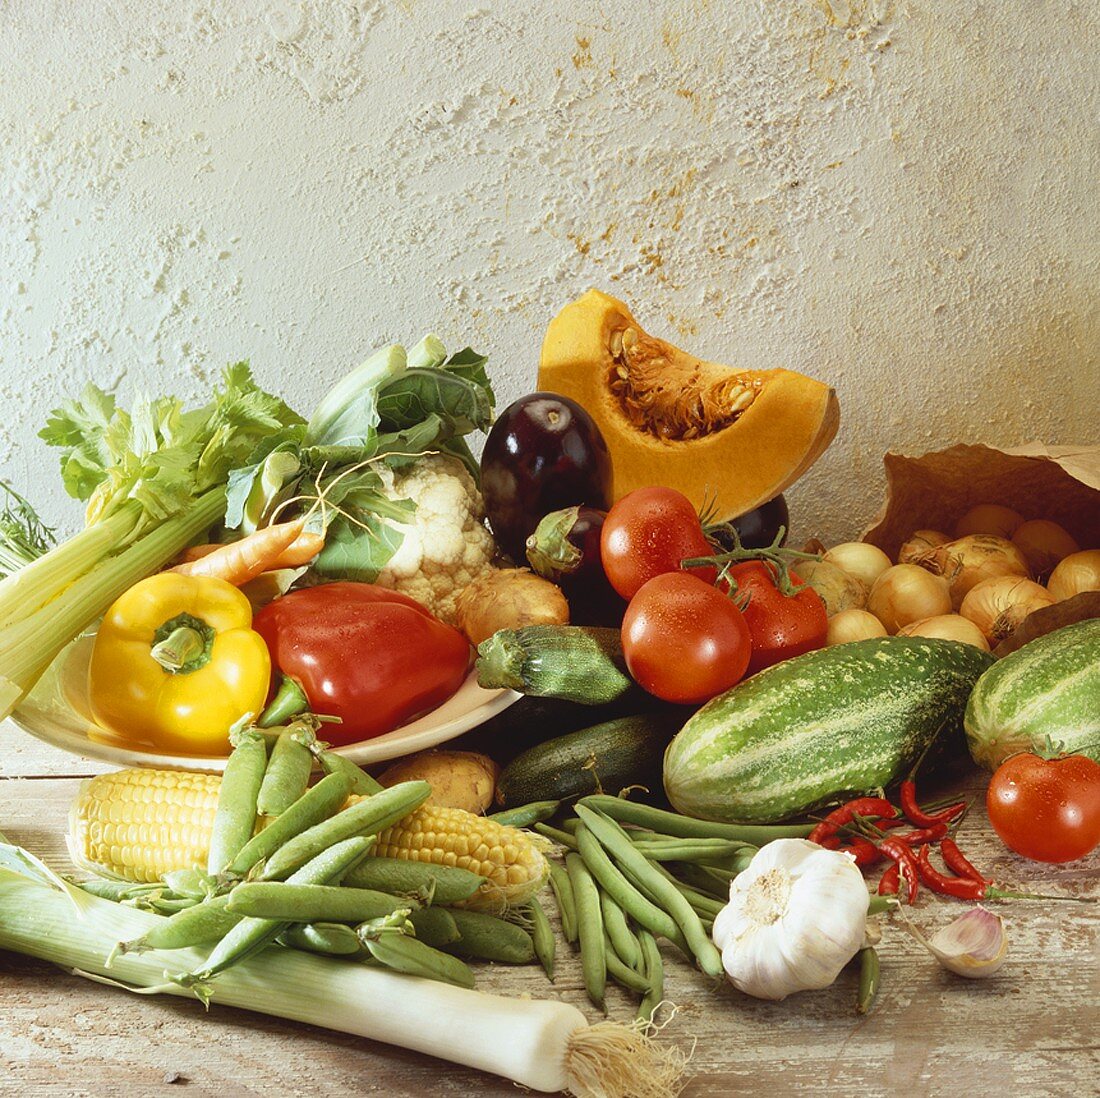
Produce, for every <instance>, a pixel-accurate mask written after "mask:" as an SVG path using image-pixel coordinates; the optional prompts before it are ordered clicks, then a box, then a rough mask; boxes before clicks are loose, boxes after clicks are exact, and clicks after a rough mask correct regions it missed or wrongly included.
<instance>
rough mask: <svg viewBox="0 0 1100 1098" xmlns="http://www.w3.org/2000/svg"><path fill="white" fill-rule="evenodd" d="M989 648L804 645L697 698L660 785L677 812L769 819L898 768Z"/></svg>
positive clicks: (914, 642)
mask: <svg viewBox="0 0 1100 1098" xmlns="http://www.w3.org/2000/svg"><path fill="white" fill-rule="evenodd" d="M992 659H993V657H992V656H991V655H990V654H989V653H988V652H983V651H981V650H980V649H978V648H975V647H974V646H973V645H969V644H960V643H958V642H956V641H946V640H930V639H928V638H925V637H881V638H875V639H873V640H864V641H855V642H853V643H851V644H838V645H835V646H834V647H832V648H822V649H819V650H818V651H816V652H807V653H806V654H805V655H802V656H796V657H794V658H793V659H790V660H786V661H785V662H783V663H780V664H776V665H775V666H774V667H769V668H767V669H766V670H764V671H761V672H760V673H759V674H756V675H754V676H753V677H752V678H750V679H746V680H745V681H744V682H742V683H739V684H738V685H737V686H735V687H733V689H732V690H728V691H727V692H726V693H725V694H720V695H719V696H718V697H717V698H714V699H713V700H712V701H709V702H707V704H706V705H704V706H703V708H702V709H700V710H699V712H698V713H696V714H695V715H694V716H693V717H692V718H691V719H690V720H689V721H688V722H687V724H686V725H684V728H683V730H682V731H681V732H680V734H679V735H678V736H677V737H676V738H675V739H674V740H673V741H672V743H671V744H670V745H669V748H668V751H667V752H666V754H665V765H664V783H665V792H666V793H667V795H668V799H669V801H670V802H671V803H672V805H673V807H674V808H675V809H676V810H677V811H678V812H681V813H683V814H684V815H687V816H695V817H696V818H699V819H704V820H720V821H723V822H726V823H771V822H773V821H775V820H783V819H786V818H787V817H789V816H793V815H796V814H800V813H804V812H807V811H810V810H811V809H814V808H817V807H819V806H820V805H824V804H827V803H829V802H830V801H835V800H837V799H840V798H844V797H847V796H849V795H854V794H859V793H868V792H870V791H872V790H875V789H880V788H882V787H883V786H885V785H887V784H889V783H890V782H891V781H893V780H894V779H896V778H898V777H900V776H901V775H903V774H904V773H905V772H906V771H907V770H908V768H909V767H910V766H911V765H912V763H913V762H914V761H915V760H916V759H917V758H918V757H919V756H920V755H921V753H922V752H924V751H925V750H926V749H927V748H928V747H929V745H930V744H931V743H932V742H933V741H934V740H935V739H936V738H937V735H938V734H939V733H940V731H941V730H943V731H944V732H945V733H946V734H949V733H951V732H953V731H957V730H958V728H959V727H960V726H961V724H962V717H963V711H964V709H965V706H966V699H967V697H968V696H969V694H970V691H971V689H972V688H973V686H974V683H975V682H977V680H978V677H979V676H980V675H981V673H982V672H983V671H984V670H985V669H986V668H987V667H988V666H989V664H990V663H991V662H992Z"/></svg>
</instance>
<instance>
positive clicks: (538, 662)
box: [477, 625, 640, 705]
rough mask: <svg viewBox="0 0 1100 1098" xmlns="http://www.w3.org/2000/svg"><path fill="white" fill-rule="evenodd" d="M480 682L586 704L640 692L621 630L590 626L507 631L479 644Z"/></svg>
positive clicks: (605, 702)
mask: <svg viewBox="0 0 1100 1098" xmlns="http://www.w3.org/2000/svg"><path fill="white" fill-rule="evenodd" d="M477 681H478V682H479V683H480V684H481V685H482V686H483V687H485V688H486V689H490V690H494V689H499V688H501V687H506V688H507V689H509V690H518V691H519V692H520V693H521V694H536V695H538V696H539V697H543V698H561V699H562V700H564V701H572V702H580V703H581V704H582V705H606V704H608V703H610V702H614V701H618V700H620V699H622V698H624V697H626V696H628V695H630V694H632V693H637V692H640V691H639V688H638V687H637V686H636V685H635V684H634V680H633V679H631V677H630V675H629V674H628V673H627V670H626V661H625V660H624V659H623V646H622V640H621V638H620V635H619V630H618V629H604V628H600V627H598V626H586V625H528V626H525V627H524V628H522V629H501V630H500V631H499V632H497V633H494V634H493V635H492V636H491V637H490V638H489V639H488V640H484V641H482V642H481V644H479V645H478V647H477Z"/></svg>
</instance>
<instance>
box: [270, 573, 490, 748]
mask: <svg viewBox="0 0 1100 1098" xmlns="http://www.w3.org/2000/svg"><path fill="white" fill-rule="evenodd" d="M252 627H253V629H255V630H256V632H257V633H259V634H260V636H262V637H263V638H264V640H265V641H266V642H267V647H268V651H270V653H271V662H272V664H273V665H274V666H276V667H277V668H278V669H279V670H280V671H282V673H283V674H284V675H289V676H290V678H292V679H294V681H295V682H297V683H298V685H299V686H301V688H302V689H303V690H304V691H305V695H306V697H307V698H308V699H309V707H310V709H311V710H313V711H314V712H315V713H323V714H326V715H329V716H333V717H340V718H341V720H342V722H343V723H342V724H326V725H325V739H326V740H329V741H330V742H331V743H334V744H337V745H340V744H348V743H355V742H356V741H357V740H366V739H370V738H371V737H372V736H381V735H382V734H383V733H384V732H391V731H392V730H393V729H395V728H399V727H400V726H401V725H403V724H405V723H407V722H408V721H409V720H410V719H411V718H413V717H415V716H417V714H420V713H424V712H427V711H428V710H429V709H434V708H435V707H436V706H437V705H440V704H442V703H443V702H444V701H446V700H447V698H449V697H450V696H451V695H452V694H453V693H454V692H455V691H456V690H457V689H458V688H459V687H460V686H461V685H462V682H463V680H464V679H465V678H466V672H467V670H468V669H469V664H470V645H469V643H468V642H467V640H466V638H465V637H464V636H463V635H462V634H461V633H459V632H458V630H457V629H452V628H451V627H450V626H449V625H444V624H443V622H441V621H439V620H438V619H437V618H434V617H432V615H431V614H430V613H429V612H428V611H427V609H425V608H424V607H423V606H421V605H420V603H418V602H416V601H415V600H413V599H410V598H408V597H407V596H406V595H402V594H399V593H398V592H396V591H388V590H387V589H386V588H384V587H377V586H375V585H374V584H369V583H326V584H322V585H321V586H319V587H306V588H303V589H302V590H300V591H292V592H291V593H290V594H289V595H284V596H283V597H282V598H280V599H276V600H275V601H274V602H272V603H269V604H268V605H267V606H265V607H264V608H263V609H262V610H261V611H260V612H259V613H258V614H257V615H256V617H255V620H254V621H253V623H252Z"/></svg>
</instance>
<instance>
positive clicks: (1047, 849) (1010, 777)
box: [985, 752, 1100, 862]
mask: <svg viewBox="0 0 1100 1098" xmlns="http://www.w3.org/2000/svg"><path fill="white" fill-rule="evenodd" d="M985 803H986V808H987V809H988V811H989V822H990V823H991V824H992V825H993V830H994V831H996V832H997V834H998V835H1000V837H1001V841H1002V842H1003V843H1004V844H1005V846H1007V847H1008V848H1009V850H1014V851H1015V852H1016V853H1017V854H1020V855H1022V856H1023V857H1025V858H1030V859H1031V860H1032V861H1035V862H1072V861H1075V860H1076V859H1077V858H1083V857H1084V856H1085V855H1086V854H1088V853H1089V851H1091V850H1093V849H1095V847H1096V846H1097V845H1098V844H1100V764H1098V763H1096V762H1094V761H1093V760H1092V759H1090V758H1087V757H1086V756H1084V755H1069V756H1067V757H1066V758H1062V759H1043V758H1040V757H1039V756H1038V755H1032V754H1031V753H1030V752H1026V753H1024V754H1022V755H1013V756H1012V757H1011V758H1010V759H1005V761H1004V762H1003V763H1001V765H1000V766H999V767H998V768H997V771H996V773H995V774H994V775H993V778H992V780H991V781H990V783H989V789H988V791H987V792H986V795H985Z"/></svg>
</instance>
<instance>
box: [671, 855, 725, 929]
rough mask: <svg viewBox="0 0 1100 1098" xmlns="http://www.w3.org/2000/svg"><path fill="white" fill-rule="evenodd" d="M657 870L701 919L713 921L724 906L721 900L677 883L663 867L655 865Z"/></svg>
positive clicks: (681, 882)
mask: <svg viewBox="0 0 1100 1098" xmlns="http://www.w3.org/2000/svg"><path fill="white" fill-rule="evenodd" d="M656 868H657V870H658V871H659V872H660V874H661V876H662V877H664V878H665V879H666V880H668V881H671V882H672V884H674V885H675V886H676V889H677V891H678V892H679V893H680V895H681V896H683V897H684V899H685V900H687V902H688V903H689V904H691V906H692V907H693V908H694V909H695V914H696V915H698V916H699V918H701V919H704V920H705V919H707V918H710V919H713V918H714V916H715V915H717V914H718V912H719V911H721V910H722V908H724V907H725V906H726V905H725V904H724V903H722V901H721V900H716V899H714V898H713V897H711V896H707V895H705V894H704V893H702V892H696V891H695V889H694V888H691V887H690V886H688V885H686V884H684V883H683V881H678V880H677V879H676V878H675V877H674V876H673V875H672V874H671V873H670V872H669V871H668V870H667V869H666V868H665V867H664V866H663V865H657V866H656Z"/></svg>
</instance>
